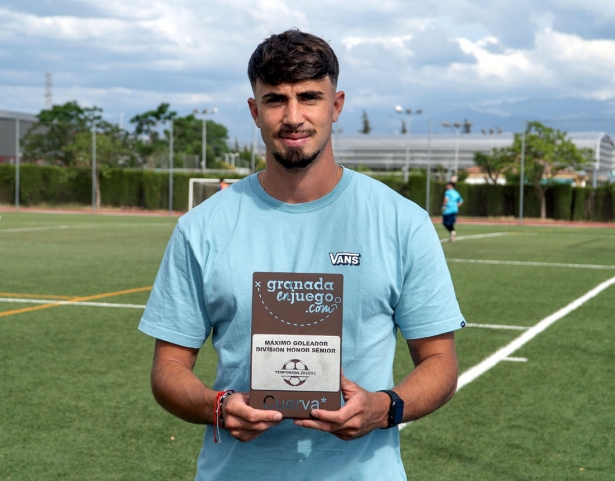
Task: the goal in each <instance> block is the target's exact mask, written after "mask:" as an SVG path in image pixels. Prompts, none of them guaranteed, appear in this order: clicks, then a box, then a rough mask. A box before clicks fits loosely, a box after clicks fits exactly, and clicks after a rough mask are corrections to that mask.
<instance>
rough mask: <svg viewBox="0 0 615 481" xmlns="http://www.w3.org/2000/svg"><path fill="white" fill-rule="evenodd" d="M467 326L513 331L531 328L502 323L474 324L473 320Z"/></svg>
mask: <svg viewBox="0 0 615 481" xmlns="http://www.w3.org/2000/svg"><path fill="white" fill-rule="evenodd" d="M466 326H467V327H484V328H485V329H510V330H513V331H527V330H528V329H529V327H523V326H506V325H500V324H472V323H471V322H468V323H467V324H466Z"/></svg>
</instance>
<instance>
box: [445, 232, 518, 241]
mask: <svg viewBox="0 0 615 481" xmlns="http://www.w3.org/2000/svg"><path fill="white" fill-rule="evenodd" d="M508 234H510V232H493V233H492V234H476V235H462V236H459V237H455V242H457V241H462V240H467V239H484V238H485V237H501V236H503V235H508ZM440 242H441V243H442V244H443V243H445V242H448V237H446V238H444V239H440Z"/></svg>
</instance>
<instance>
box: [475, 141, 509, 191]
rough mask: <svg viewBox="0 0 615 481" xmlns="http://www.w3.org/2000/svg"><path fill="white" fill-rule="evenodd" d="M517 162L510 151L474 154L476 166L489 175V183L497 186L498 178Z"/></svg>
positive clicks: (497, 150)
mask: <svg viewBox="0 0 615 481" xmlns="http://www.w3.org/2000/svg"><path fill="white" fill-rule="evenodd" d="M514 161H515V157H514V155H512V154H511V152H510V149H507V148H503V149H493V150H492V151H491V153H490V154H485V153H484V152H475V153H474V164H476V165H477V166H478V167H480V169H481V172H483V173H484V174H487V176H486V177H485V179H486V180H487V183H491V184H496V183H497V180H498V177H499V176H500V175H501V174H503V173H504V172H505V171H506V170H508V169H509V168H510V167H511V166H512V165H513V164H514Z"/></svg>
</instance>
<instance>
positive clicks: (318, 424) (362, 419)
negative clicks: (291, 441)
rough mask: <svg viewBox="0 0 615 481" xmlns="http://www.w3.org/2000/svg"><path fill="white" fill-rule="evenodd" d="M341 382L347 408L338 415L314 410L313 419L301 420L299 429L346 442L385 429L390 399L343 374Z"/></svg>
mask: <svg viewBox="0 0 615 481" xmlns="http://www.w3.org/2000/svg"><path fill="white" fill-rule="evenodd" d="M341 381H342V382H341V387H342V394H343V396H344V400H345V401H346V404H344V406H342V407H341V408H340V409H338V410H337V411H327V410H325V409H314V410H313V411H312V412H311V413H310V414H311V416H312V417H311V419H297V420H295V425H297V426H301V427H303V428H308V429H317V430H319V431H324V432H328V433H331V434H333V435H334V436H337V437H338V438H340V439H343V440H349V439H356V438H358V437H361V436H363V435H365V434H367V433H369V432H370V431H373V430H374V429H378V428H380V427H383V425H385V424H386V423H385V422H384V421H385V420H386V413H388V404H389V398H388V396H387V395H386V394H384V393H372V392H369V391H366V390H365V389H363V388H362V387H361V386H359V385H358V384H356V383H354V382H352V381H351V380H349V379H348V378H346V376H344V374H343V373H342V379H341Z"/></svg>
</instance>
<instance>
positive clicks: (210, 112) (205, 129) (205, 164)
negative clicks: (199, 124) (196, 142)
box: [194, 107, 218, 170]
mask: <svg viewBox="0 0 615 481" xmlns="http://www.w3.org/2000/svg"><path fill="white" fill-rule="evenodd" d="M217 111H218V108H217V107H214V108H212V109H203V110H201V113H202V114H203V140H202V141H201V145H202V146H203V170H205V169H206V168H207V119H206V118H205V116H206V115H207V114H212V115H213V114H215V113H216V112H217ZM198 112H199V110H198V109H194V113H195V114H197V113H198Z"/></svg>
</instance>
